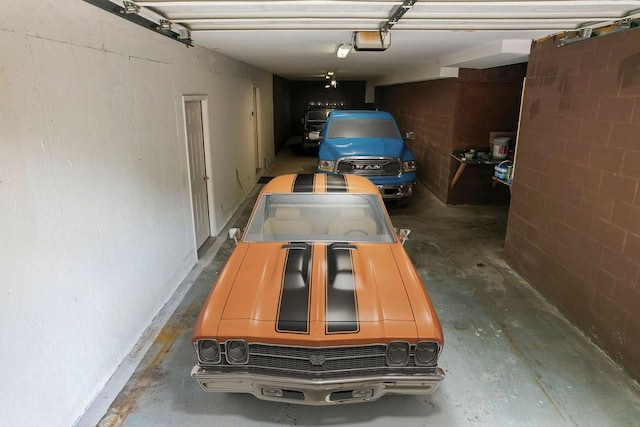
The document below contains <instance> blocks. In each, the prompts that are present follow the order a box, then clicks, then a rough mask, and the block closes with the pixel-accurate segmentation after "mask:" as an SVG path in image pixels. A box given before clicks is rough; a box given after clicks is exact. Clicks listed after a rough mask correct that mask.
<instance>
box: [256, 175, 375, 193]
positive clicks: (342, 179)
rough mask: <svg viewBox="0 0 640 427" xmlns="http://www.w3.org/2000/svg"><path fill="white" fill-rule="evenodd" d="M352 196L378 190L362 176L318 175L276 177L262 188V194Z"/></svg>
mask: <svg viewBox="0 0 640 427" xmlns="http://www.w3.org/2000/svg"><path fill="white" fill-rule="evenodd" d="M341 190H342V191H343V192H346V193H352V194H355V193H357V194H376V195H379V194H380V193H379V191H378V188H377V187H376V186H375V185H374V184H373V183H372V182H371V181H370V180H369V179H368V178H365V177H362V176H358V175H353V174H346V175H326V174H323V173H317V174H287V175H280V176H276V177H275V178H273V179H271V180H270V181H269V182H268V183H267V184H265V186H264V187H263V188H262V191H261V192H262V193H293V192H308V193H327V192H332V193H333V194H339V192H340V191H341Z"/></svg>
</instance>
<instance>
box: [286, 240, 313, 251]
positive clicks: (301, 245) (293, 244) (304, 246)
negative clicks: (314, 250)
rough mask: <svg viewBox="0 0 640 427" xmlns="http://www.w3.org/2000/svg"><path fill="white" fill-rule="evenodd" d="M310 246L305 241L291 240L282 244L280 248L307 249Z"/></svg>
mask: <svg viewBox="0 0 640 427" xmlns="http://www.w3.org/2000/svg"><path fill="white" fill-rule="evenodd" d="M308 247H309V244H308V243H305V242H291V243H285V244H284V245H282V246H281V247H280V248H281V249H303V250H304V249H307V248H308Z"/></svg>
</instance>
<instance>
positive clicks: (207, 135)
mask: <svg viewBox="0 0 640 427" xmlns="http://www.w3.org/2000/svg"><path fill="white" fill-rule="evenodd" d="M190 101H200V108H201V110H202V138H203V140H204V168H205V173H206V174H207V176H208V177H209V182H208V183H207V205H208V208H209V234H210V236H212V237H215V236H217V235H218V226H217V224H216V211H215V206H216V205H215V199H214V191H213V182H214V176H213V164H212V161H211V159H212V155H211V130H210V128H209V96H208V95H183V96H182V104H181V107H182V126H183V136H184V148H185V150H186V155H187V176H191V163H190V160H189V140H188V137H187V115H186V108H185V103H186V102H190ZM187 182H188V183H189V199H190V202H191V203H190V205H191V230H192V232H193V242H194V251H195V252H196V253H198V248H197V247H196V246H197V243H196V224H195V219H194V204H193V197H192V188H191V179H188V180H187Z"/></svg>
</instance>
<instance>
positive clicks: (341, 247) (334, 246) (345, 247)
mask: <svg viewBox="0 0 640 427" xmlns="http://www.w3.org/2000/svg"><path fill="white" fill-rule="evenodd" d="M329 247H330V248H331V250H332V251H336V250H347V251H350V250H352V249H358V247H357V246H356V245H353V244H351V243H342V242H335V243H332V244H330V245H329Z"/></svg>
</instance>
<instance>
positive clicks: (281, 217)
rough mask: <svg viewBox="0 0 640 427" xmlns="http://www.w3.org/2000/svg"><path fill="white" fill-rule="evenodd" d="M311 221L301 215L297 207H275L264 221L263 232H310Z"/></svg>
mask: <svg viewBox="0 0 640 427" xmlns="http://www.w3.org/2000/svg"><path fill="white" fill-rule="evenodd" d="M313 229H314V227H313V223H312V222H311V221H309V220H307V219H305V218H303V217H302V213H301V212H300V209H298V208H276V211H275V213H274V215H273V216H272V217H269V218H267V220H266V221H265V222H264V227H263V231H264V233H265V234H302V235H307V234H312V233H313Z"/></svg>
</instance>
